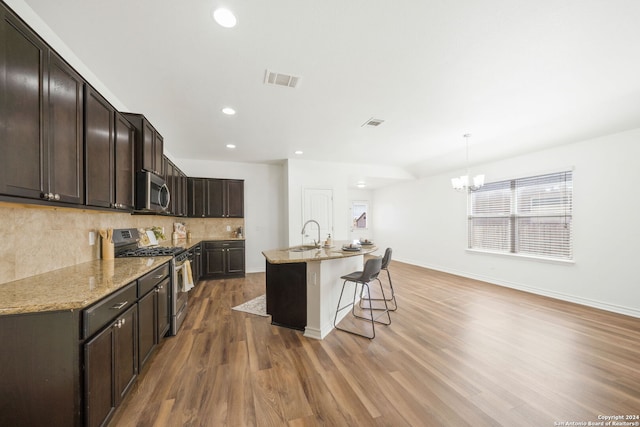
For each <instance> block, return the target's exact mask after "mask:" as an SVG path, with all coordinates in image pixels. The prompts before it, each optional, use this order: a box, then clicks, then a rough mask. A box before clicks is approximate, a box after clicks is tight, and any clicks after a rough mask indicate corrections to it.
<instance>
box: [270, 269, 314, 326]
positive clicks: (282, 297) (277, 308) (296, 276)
mask: <svg viewBox="0 0 640 427" xmlns="http://www.w3.org/2000/svg"><path fill="white" fill-rule="evenodd" d="M266 285H267V286H266V288H267V313H268V314H270V315H271V323H272V324H273V325H277V326H284V327H286V328H291V329H297V330H302V331H303V330H304V328H305V326H306V325H307V264H306V263H304V262H298V263H290V264H271V263H270V262H268V261H267V284H266Z"/></svg>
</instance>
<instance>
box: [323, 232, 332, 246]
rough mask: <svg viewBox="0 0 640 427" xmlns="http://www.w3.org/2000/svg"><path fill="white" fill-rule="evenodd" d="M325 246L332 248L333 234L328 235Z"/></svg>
mask: <svg viewBox="0 0 640 427" xmlns="http://www.w3.org/2000/svg"><path fill="white" fill-rule="evenodd" d="M324 245H325V246H331V234H328V235H327V240H325V242H324Z"/></svg>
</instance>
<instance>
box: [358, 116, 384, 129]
mask: <svg viewBox="0 0 640 427" xmlns="http://www.w3.org/2000/svg"><path fill="white" fill-rule="evenodd" d="M382 123H384V120H380V119H374V118H373V117H371V118H370V119H369V120H367V121H366V122H364V123H363V124H362V126H360V127H365V126H373V127H376V126H380V125H381V124H382Z"/></svg>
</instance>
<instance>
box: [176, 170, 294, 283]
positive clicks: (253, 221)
mask: <svg viewBox="0 0 640 427" xmlns="http://www.w3.org/2000/svg"><path fill="white" fill-rule="evenodd" d="M176 163H177V164H178V165H179V166H180V169H181V170H182V171H183V172H184V173H186V174H187V175H188V176H191V177H202V178H226V179H243V180H244V226H245V238H246V247H245V248H246V258H245V260H246V270H247V272H248V273H253V272H258V271H265V260H264V256H263V255H262V251H264V250H267V249H274V248H281V247H284V246H287V244H286V240H285V233H284V230H285V224H286V222H285V221H286V215H285V214H286V212H285V210H284V203H285V202H284V199H283V198H284V194H283V191H282V189H283V180H284V168H283V166H282V165H266V164H254V163H232V162H212V161H203V160H191V159H178V160H177V161H176Z"/></svg>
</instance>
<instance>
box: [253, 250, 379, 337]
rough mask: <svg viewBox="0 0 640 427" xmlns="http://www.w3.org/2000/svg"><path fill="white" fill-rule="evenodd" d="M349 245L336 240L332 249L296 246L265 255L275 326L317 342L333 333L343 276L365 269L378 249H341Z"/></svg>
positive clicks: (268, 294)
mask: <svg viewBox="0 0 640 427" xmlns="http://www.w3.org/2000/svg"><path fill="white" fill-rule="evenodd" d="M349 243H350V242H348V241H335V242H334V246H333V247H329V248H325V247H323V248H311V247H303V246H297V247H292V248H286V249H273V250H266V251H263V252H262V254H263V255H264V257H265V259H266V271H267V274H266V294H267V313H268V314H270V315H271V322H272V323H273V324H274V325H278V326H284V327H288V328H293V329H299V330H303V331H304V336H306V337H309V338H315V339H323V338H324V337H325V336H327V334H329V333H330V332H331V331H332V330H333V326H334V325H333V320H334V316H335V313H336V307H337V303H338V299H339V297H340V291H341V289H342V279H340V277H341V276H344V275H346V274H349V273H352V272H354V271H359V270H362V268H363V264H364V255H366V254H370V253H372V252H375V251H377V250H378V247H377V246H375V245H373V244H372V245H366V246H362V247H361V248H360V250H357V251H346V250H342V246H343V245H345V244H349ZM344 314H346V312H343V314H342V315H343V316H344ZM339 320H340V319H338V321H339Z"/></svg>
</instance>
